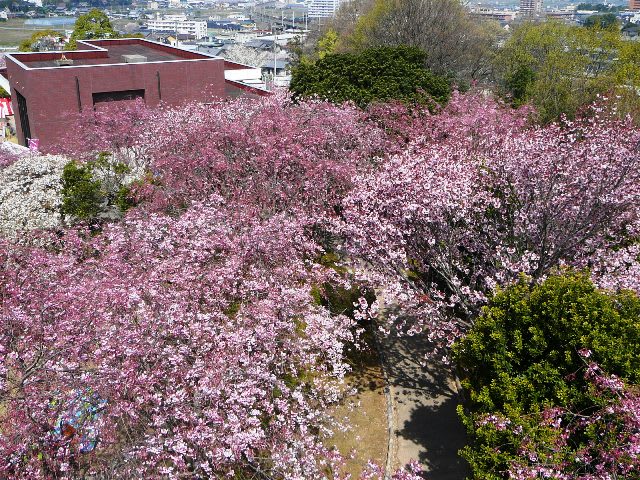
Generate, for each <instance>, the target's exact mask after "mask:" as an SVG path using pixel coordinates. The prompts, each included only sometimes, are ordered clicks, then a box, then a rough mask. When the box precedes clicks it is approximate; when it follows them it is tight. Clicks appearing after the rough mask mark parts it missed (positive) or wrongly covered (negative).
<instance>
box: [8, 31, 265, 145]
mask: <svg viewBox="0 0 640 480" xmlns="http://www.w3.org/2000/svg"><path fill="white" fill-rule="evenodd" d="M6 64H7V65H6V70H7V72H6V74H7V76H8V79H9V84H10V85H11V98H12V103H13V107H14V111H15V115H16V129H17V131H18V138H19V140H20V143H21V144H23V145H27V143H28V140H29V139H30V138H34V139H35V138H37V139H38V140H39V141H40V148H41V149H43V150H45V151H46V149H47V147H49V146H51V145H53V144H54V143H56V141H58V139H59V138H60V137H61V136H62V135H63V134H64V133H66V132H67V131H68V130H69V129H73V128H74V122H75V117H76V114H77V113H79V112H83V111H86V110H87V109H96V108H99V107H100V104H101V103H103V102H111V101H127V100H133V99H136V98H140V99H142V100H144V102H145V103H146V105H147V106H150V107H154V106H157V105H158V104H159V103H160V102H163V103H165V104H168V105H179V104H182V103H186V102H192V101H211V99H212V98H215V97H217V98H226V97H229V96H237V95H240V94H249V95H264V94H266V93H267V92H266V91H264V90H261V89H259V88H255V87H252V86H249V85H245V84H243V83H242V81H238V80H230V79H225V77H226V76H230V77H232V78H234V79H239V78H242V70H243V69H244V70H246V71H247V72H249V73H251V72H250V71H251V70H252V69H251V67H247V66H244V65H240V64H234V63H231V62H227V61H225V60H224V59H222V58H220V57H212V56H210V55H207V54H203V53H198V52H191V51H188V50H183V49H180V48H175V47H171V46H168V45H164V44H161V43H156V42H151V41H148V40H144V39H139V38H133V39H131V38H130V39H117V40H115V39H114V40H85V41H79V42H78V50H74V51H68V52H37V53H36V52H34V53H12V54H7V55H6ZM225 71H226V72H229V71H232V72H233V73H234V74H233V75H225Z"/></svg>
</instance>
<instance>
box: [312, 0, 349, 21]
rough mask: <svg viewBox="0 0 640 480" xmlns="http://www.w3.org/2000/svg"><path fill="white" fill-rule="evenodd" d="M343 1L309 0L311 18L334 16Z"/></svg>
mask: <svg viewBox="0 0 640 480" xmlns="http://www.w3.org/2000/svg"><path fill="white" fill-rule="evenodd" d="M341 3H342V0H309V1H308V2H307V6H308V8H309V18H327V17H333V15H334V14H335V13H336V11H337V10H338V7H340V4H341Z"/></svg>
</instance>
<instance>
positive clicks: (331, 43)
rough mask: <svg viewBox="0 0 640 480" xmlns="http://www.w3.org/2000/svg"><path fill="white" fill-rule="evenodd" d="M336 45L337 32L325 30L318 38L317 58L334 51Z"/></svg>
mask: <svg viewBox="0 0 640 480" xmlns="http://www.w3.org/2000/svg"><path fill="white" fill-rule="evenodd" d="M337 47H338V33H337V32H336V31H335V30H333V29H329V30H327V31H326V32H325V33H324V35H322V37H320V39H319V40H318V47H317V51H318V58H324V57H325V56H326V55H328V54H330V53H335V51H336V49H337Z"/></svg>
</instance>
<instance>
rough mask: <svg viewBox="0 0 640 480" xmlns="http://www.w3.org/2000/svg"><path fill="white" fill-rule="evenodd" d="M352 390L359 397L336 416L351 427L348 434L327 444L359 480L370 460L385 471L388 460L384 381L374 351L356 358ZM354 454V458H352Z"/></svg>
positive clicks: (358, 354) (351, 382)
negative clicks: (355, 391) (342, 457)
mask: <svg viewBox="0 0 640 480" xmlns="http://www.w3.org/2000/svg"><path fill="white" fill-rule="evenodd" d="M353 357H354V359H353V360H352V361H351V364H352V368H353V371H352V373H351V374H350V375H349V377H348V379H347V380H348V382H349V385H350V387H355V388H356V389H357V391H358V393H357V394H356V395H355V396H352V397H349V398H348V401H347V402H345V403H344V404H343V405H340V406H339V407H337V408H336V409H335V411H334V416H335V417H336V418H338V419H346V420H345V423H347V424H348V425H351V427H352V428H351V429H350V430H348V431H347V432H337V433H336V434H335V435H334V437H333V438H331V439H330V440H329V441H328V443H330V444H332V445H335V446H336V447H337V448H338V450H339V451H340V453H341V454H342V455H343V456H344V457H345V458H347V462H346V466H345V472H344V473H350V474H351V475H352V478H358V476H359V475H360V472H361V471H362V469H363V467H364V466H365V465H366V464H367V460H373V461H374V462H376V463H377V464H378V465H380V466H381V467H383V468H384V466H385V462H386V458H387V446H388V440H389V439H388V433H389V432H388V430H387V402H386V398H385V394H384V386H385V383H384V377H383V373H382V368H381V367H380V364H379V359H378V357H377V354H375V352H373V351H372V349H371V348H369V349H368V351H366V352H358V353H357V354H354V355H353ZM352 451H354V455H353V458H349V456H350V453H351V452H352Z"/></svg>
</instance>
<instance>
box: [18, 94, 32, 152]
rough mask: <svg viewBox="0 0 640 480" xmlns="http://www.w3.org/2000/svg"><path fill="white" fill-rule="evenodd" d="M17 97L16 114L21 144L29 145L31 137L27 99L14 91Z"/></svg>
mask: <svg viewBox="0 0 640 480" xmlns="http://www.w3.org/2000/svg"><path fill="white" fill-rule="evenodd" d="M16 95H17V97H18V115H20V128H21V129H22V137H23V142H24V143H23V145H24V146H25V147H26V146H28V145H29V139H30V138H31V127H30V126H29V112H28V111H27V99H26V98H24V97H23V96H22V95H21V94H20V92H18V91H16Z"/></svg>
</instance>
